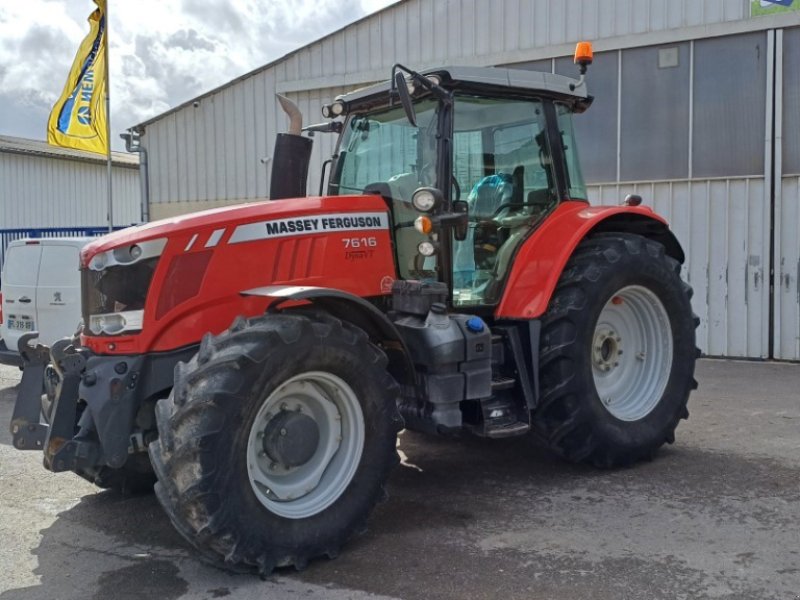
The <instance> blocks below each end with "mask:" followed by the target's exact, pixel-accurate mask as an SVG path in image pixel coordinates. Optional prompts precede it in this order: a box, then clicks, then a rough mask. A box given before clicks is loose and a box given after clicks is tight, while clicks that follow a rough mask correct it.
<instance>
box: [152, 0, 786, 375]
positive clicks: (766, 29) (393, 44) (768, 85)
mask: <svg viewBox="0 0 800 600" xmlns="http://www.w3.org/2000/svg"><path fill="white" fill-rule="evenodd" d="M760 4H763V3H760V2H759V0H755V1H751V0H704V1H698V0H569V1H566V2H564V1H557V0H498V1H489V0H405V1H402V2H398V3H397V4H394V5H392V6H390V7H389V8H387V9H385V10H383V11H381V12H379V13H376V14H374V15H371V16H369V17H367V18H364V19H362V20H360V21H358V22H356V23H353V24H352V25H350V26H348V27H346V28H344V29H342V30H340V31H338V32H336V33H334V34H332V35H329V36H327V37H325V38H323V39H321V40H319V41H317V42H314V43H313V44H310V45H308V46H306V47H304V48H302V49H300V50H298V51H296V52H294V53H292V54H289V55H288V56H285V57H283V58H282V59H280V60H278V61H275V62H273V63H271V64H269V65H266V66H265V67H263V68H261V69H258V70H256V71H253V72H252V73H249V74H247V75H245V76H243V77H240V78H238V79H236V80H235V81H232V82H231V83H229V84H227V85H225V86H223V87H221V88H219V89H217V90H214V91H212V92H210V93H208V94H205V95H203V96H201V97H199V98H197V99H195V100H194V101H191V102H188V103H186V104H184V105H182V106H179V107H177V108H176V109H174V110H172V111H170V112H167V113H165V114H163V115H161V116H159V117H157V118H155V119H153V120H151V121H148V122H146V123H143V124H142V125H140V126H138V128H139V130H140V131H141V132H143V133H144V134H145V135H144V136H143V137H142V145H143V146H145V147H146V149H147V150H148V152H149V156H150V172H149V182H150V203H151V214H152V216H153V218H158V217H161V216H166V215H170V214H177V213H181V212H186V211H190V210H197V209H200V208H206V207H211V206H218V205H220V204H224V203H228V202H241V201H245V200H250V199H256V198H264V197H265V196H266V194H267V190H268V189H269V180H268V177H269V170H268V162H269V154H270V153H271V151H272V146H273V143H274V135H275V133H277V132H279V131H281V130H282V129H283V128H284V127H285V123H286V120H285V118H284V117H283V115H282V113H281V112H280V110H279V108H278V107H277V104H276V102H275V100H274V94H275V93H276V92H279V93H283V94H287V95H288V96H289V97H290V98H292V99H293V100H295V101H296V102H297V103H298V105H299V106H300V108H301V110H303V111H304V114H305V115H306V116H307V120H311V121H313V120H318V119H319V117H318V115H319V108H320V106H321V105H322V104H323V103H324V102H329V101H331V100H332V99H333V98H334V97H335V96H336V95H338V94H340V93H342V92H343V91H345V90H348V89H352V88H354V87H358V86H361V85H364V84H367V83H370V82H374V81H377V80H382V79H386V78H387V77H388V75H389V70H390V68H391V66H392V64H394V63H395V62H402V63H404V64H408V65H409V66H412V67H414V68H425V67H432V66H441V65H445V64H465V65H508V66H517V67H520V68H527V69H535V70H544V71H553V72H557V73H563V74H575V68H574V66H573V65H572V60H571V54H572V51H573V49H574V44H575V42H576V41H579V40H581V39H590V40H593V41H594V42H595V51H596V57H595V64H594V65H593V66H592V68H591V69H590V71H589V75H588V85H589V90H590V92H591V93H592V94H594V95H595V96H596V98H597V99H596V101H595V104H594V106H593V107H592V108H591V110H590V111H588V112H587V113H586V114H585V115H581V116H579V117H577V118H576V126H577V128H578V134H579V137H580V141H581V154H582V162H583V165H584V175H585V176H586V179H587V181H588V182H589V183H590V184H591V188H590V189H591V194H592V196H593V199H594V201H596V202H604V203H618V202H619V201H620V200H621V199H622V198H623V197H624V196H625V195H626V194H627V193H629V192H637V193H639V194H641V195H642V196H643V197H644V199H645V200H644V201H645V203H646V204H651V205H653V206H655V208H656V209H657V210H658V211H659V212H661V213H662V214H664V215H665V216H666V217H667V218H668V219H669V220H670V221H671V223H672V227H673V229H674V230H675V232H676V234H677V236H678V238H679V239H680V240H681V242H682V243H683V245H684V247H685V249H686V251H687V255H688V261H687V264H686V266H685V276H686V277H687V278H688V279H689V281H690V282H691V284H692V285H693V286H694V288H695V292H696V293H695V298H694V307H695V311H696V312H697V313H698V314H699V315H700V317H701V325H700V328H699V329H698V341H699V345H700V347H701V348H702V349H703V351H704V352H705V353H707V354H710V355H724V356H740V357H774V358H781V359H790V360H798V359H800V288H799V287H798V277H800V247H798V244H797V241H796V231H797V229H798V225H800V135H798V132H800V70H799V69H798V68H797V57H798V56H800V12H786V13H781V14H774V15H768V16H751V10H752V11H753V15H755V13H757V12H759V9H758V6H759V5H760ZM754 6H755V8H753V7H754ZM792 58H793V59H794V60H792ZM316 140H317V141H316V142H315V146H316V147H315V150H314V159H313V161H312V167H311V175H310V181H309V184H310V189H312V190H314V189H316V186H317V182H318V177H319V169H320V165H321V163H322V161H323V160H325V158H327V157H329V156H330V154H331V152H332V150H333V143H334V140H333V139H332V137H330V136H324V135H323V136H318V137H317V138H316ZM773 224H774V225H775V227H774V228H773Z"/></svg>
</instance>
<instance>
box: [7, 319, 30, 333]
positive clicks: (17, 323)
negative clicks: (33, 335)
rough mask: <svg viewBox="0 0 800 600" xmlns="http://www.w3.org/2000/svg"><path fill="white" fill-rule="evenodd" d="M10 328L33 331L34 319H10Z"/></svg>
mask: <svg viewBox="0 0 800 600" xmlns="http://www.w3.org/2000/svg"><path fill="white" fill-rule="evenodd" d="M8 328H9V329H16V330H17V331H33V321H31V320H27V319H9V320H8Z"/></svg>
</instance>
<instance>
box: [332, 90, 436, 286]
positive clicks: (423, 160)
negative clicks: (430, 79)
mask: <svg viewBox="0 0 800 600" xmlns="http://www.w3.org/2000/svg"><path fill="white" fill-rule="evenodd" d="M438 107H439V103H438V102H437V101H435V100H422V101H420V102H418V103H416V104H415V110H416V115H417V127H414V126H412V125H411V124H410V123H409V122H408V119H407V118H406V115H405V112H403V109H402V108H400V107H399V106H396V107H394V108H387V109H385V110H379V111H375V112H372V113H370V114H368V115H359V114H356V115H354V116H352V117H351V118H350V119H349V120H348V121H347V123H346V125H345V131H344V133H343V136H342V141H341V145H340V146H339V157H338V160H337V167H336V173H335V175H334V177H333V180H332V182H331V193H333V194H338V195H344V194H361V193H363V192H364V190H365V189H366V188H367V187H370V188H372V187H373V186H374V185H376V184H378V185H381V186H382V188H383V192H382V193H384V195H387V194H388V196H389V197H390V198H391V201H392V202H391V204H392V217H393V220H394V227H395V232H394V235H395V247H396V249H397V260H398V267H399V270H400V276H401V277H402V278H403V279H425V278H437V276H438V275H437V265H436V259H435V258H433V257H429V258H427V259H425V258H424V257H421V256H419V253H418V252H417V246H418V245H419V243H420V242H421V241H423V240H426V239H428V236H426V235H423V234H421V233H418V232H417V231H416V230H415V229H414V219H416V218H417V217H418V216H419V213H418V212H417V211H416V210H414V208H413V207H412V205H411V196H412V194H413V193H414V191H415V190H416V189H417V188H419V187H422V186H435V185H437V181H436V172H437V166H438V163H437V156H438V154H437V138H436V133H437V128H438V112H439V108H438Z"/></svg>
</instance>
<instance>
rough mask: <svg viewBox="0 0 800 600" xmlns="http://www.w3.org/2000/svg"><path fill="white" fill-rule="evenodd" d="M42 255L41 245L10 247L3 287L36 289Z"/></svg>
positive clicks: (7, 254) (5, 265)
mask: <svg viewBox="0 0 800 600" xmlns="http://www.w3.org/2000/svg"><path fill="white" fill-rule="evenodd" d="M41 253H42V247H41V246H40V245H39V244H31V245H25V246H11V247H9V248H8V250H7V251H6V258H5V262H4V263H3V285H20V286H30V287H35V286H36V279H37V278H38V277H39V257H40V256H41ZM75 269H76V270H77V265H76V267H75Z"/></svg>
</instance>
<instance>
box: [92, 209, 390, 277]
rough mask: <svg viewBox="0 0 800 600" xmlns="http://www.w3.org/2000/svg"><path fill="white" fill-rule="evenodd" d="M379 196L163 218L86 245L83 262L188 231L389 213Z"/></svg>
mask: <svg viewBox="0 0 800 600" xmlns="http://www.w3.org/2000/svg"><path fill="white" fill-rule="evenodd" d="M386 210H387V207H386V203H385V202H384V201H383V199H382V198H381V197H380V196H312V197H308V198H293V199H288V200H275V201H270V200H263V201H259V202H249V203H247V204H236V205H231V206H223V207H221V208H212V209H209V210H204V211H201V212H196V213H191V214H187V215H181V216H178V217H171V218H168V219H161V220H159V221H153V222H152V223H146V224H144V225H138V226H136V227H128V228H126V229H121V230H120V231H115V232H113V233H109V234H108V235H104V236H103V237H101V238H98V239H96V240H94V241H93V242H91V243H89V244H87V245H86V246H85V247H84V248H83V251H82V252H81V263H82V264H83V265H86V264H87V263H88V262H89V261H90V260H91V259H92V257H93V256H94V255H95V254H97V253H99V252H105V251H106V250H110V249H112V248H117V247H118V246H125V245H127V244H135V243H137V242H144V241H146V240H154V239H158V238H163V237H166V238H170V237H173V236H175V235H177V234H181V233H183V232H185V231H192V232H193V233H201V232H203V231H204V230H207V229H212V230H213V229H218V228H221V227H225V228H227V229H229V230H230V228H231V227H233V226H236V225H242V224H245V223H254V222H258V221H264V220H270V219H283V218H287V217H300V216H306V215H318V214H325V213H331V212H361V211H386Z"/></svg>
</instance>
